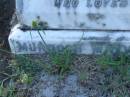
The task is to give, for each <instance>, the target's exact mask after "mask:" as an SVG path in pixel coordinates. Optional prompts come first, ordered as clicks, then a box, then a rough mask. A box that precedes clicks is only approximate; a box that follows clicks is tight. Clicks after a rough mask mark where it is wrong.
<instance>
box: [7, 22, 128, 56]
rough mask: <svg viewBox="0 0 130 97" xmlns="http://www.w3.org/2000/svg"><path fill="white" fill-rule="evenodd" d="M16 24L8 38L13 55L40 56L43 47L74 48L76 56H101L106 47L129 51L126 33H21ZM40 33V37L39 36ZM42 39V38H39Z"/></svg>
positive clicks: (58, 31)
mask: <svg viewBox="0 0 130 97" xmlns="http://www.w3.org/2000/svg"><path fill="white" fill-rule="evenodd" d="M19 26H20V25H19V24H17V25H16V26H15V27H14V28H13V29H12V31H11V33H10V36H9V44H10V47H11V51H12V53H14V54H39V53H40V54H42V53H45V47H44V44H43V41H42V38H43V39H44V40H45V42H46V44H47V47H49V48H50V49H52V50H61V49H62V48H64V47H66V46H70V47H72V48H74V51H75V52H76V53H77V54H101V53H102V52H103V51H104V50H105V49H106V48H108V45H109V46H111V47H110V48H113V49H115V48H114V46H119V47H118V48H119V49H121V50H122V51H126V52H127V51H130V50H129V49H130V32H128V31H125V32H123V31H117V32H116V31H114V33H113V32H112V31H82V30H79V31H74V30H54V31H52V30H44V32H45V33H43V31H39V32H38V31H22V30H20V29H19ZM39 33H40V35H41V36H40V35H39ZM41 37H42V38H41Z"/></svg>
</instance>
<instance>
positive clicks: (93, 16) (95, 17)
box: [87, 13, 105, 21]
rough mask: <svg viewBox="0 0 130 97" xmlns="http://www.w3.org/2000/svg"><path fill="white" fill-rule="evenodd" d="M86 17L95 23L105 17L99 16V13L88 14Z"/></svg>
mask: <svg viewBox="0 0 130 97" xmlns="http://www.w3.org/2000/svg"><path fill="white" fill-rule="evenodd" d="M87 17H88V19H89V20H91V21H97V20H101V19H104V18H105V16H104V15H103V14H100V13H88V14H87Z"/></svg>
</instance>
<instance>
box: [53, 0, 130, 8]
mask: <svg viewBox="0 0 130 97" xmlns="http://www.w3.org/2000/svg"><path fill="white" fill-rule="evenodd" d="M54 1H55V2H54V6H55V7H57V8H61V7H65V8H77V7H78V6H79V5H80V3H84V1H83V0H54ZM85 2H86V3H85V6H86V7H88V8H91V7H95V8H101V7H104V8H106V7H112V8H118V7H119V8H124V7H127V6H128V3H129V2H128V0H85Z"/></svg>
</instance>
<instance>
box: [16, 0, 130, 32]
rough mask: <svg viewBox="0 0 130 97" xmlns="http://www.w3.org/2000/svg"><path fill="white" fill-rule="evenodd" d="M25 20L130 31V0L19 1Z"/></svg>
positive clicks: (56, 26) (20, 14)
mask: <svg viewBox="0 0 130 97" xmlns="http://www.w3.org/2000/svg"><path fill="white" fill-rule="evenodd" d="M16 10H17V14H18V17H19V18H20V21H21V23H24V24H26V25H29V26H31V25H32V21H34V20H36V19H37V17H39V19H40V21H42V22H43V24H46V25H47V26H48V27H49V28H54V29H105V30H107V29H108V30H111V29H112V30H130V1H129V0H16Z"/></svg>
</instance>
